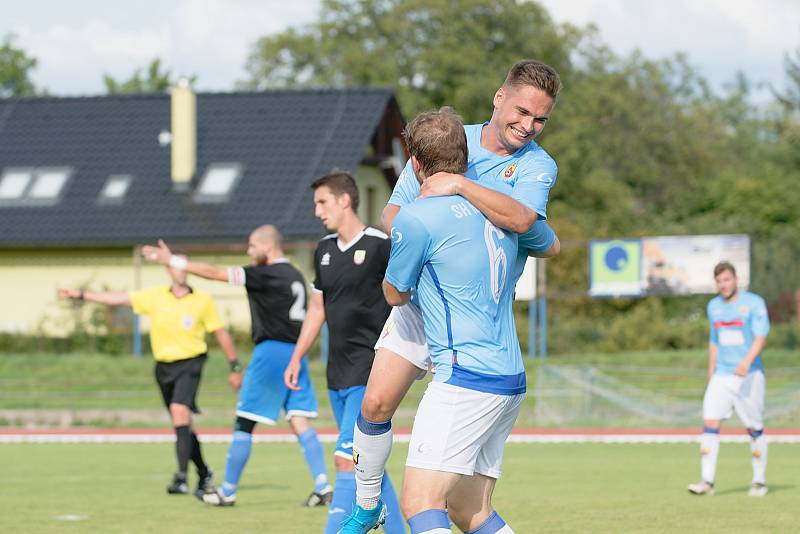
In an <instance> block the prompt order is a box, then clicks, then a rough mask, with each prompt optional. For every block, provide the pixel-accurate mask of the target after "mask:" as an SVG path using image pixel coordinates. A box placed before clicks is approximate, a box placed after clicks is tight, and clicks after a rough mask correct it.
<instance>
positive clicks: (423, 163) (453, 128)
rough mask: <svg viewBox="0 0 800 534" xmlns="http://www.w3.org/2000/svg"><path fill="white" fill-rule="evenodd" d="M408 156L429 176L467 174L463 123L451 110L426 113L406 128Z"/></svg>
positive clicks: (448, 108) (445, 108)
mask: <svg viewBox="0 0 800 534" xmlns="http://www.w3.org/2000/svg"><path fill="white" fill-rule="evenodd" d="M403 135H404V136H405V138H406V144H407V145H408V151H409V153H410V154H411V155H412V156H414V157H415V158H417V161H418V162H419V164H420V167H422V171H423V172H424V173H425V175H426V176H430V175H431V174H435V173H437V172H442V171H444V172H452V173H455V174H464V173H465V172H466V171H467V135H466V133H465V132H464V121H462V120H461V117H459V116H458V115H457V114H456V113H455V112H454V111H453V109H452V108H450V107H447V106H445V107H443V108H440V109H439V110H438V111H425V112H423V113H420V114H419V115H417V116H416V117H415V118H414V120H412V121H411V122H410V123H408V125H407V126H406V129H405V131H404V132H403Z"/></svg>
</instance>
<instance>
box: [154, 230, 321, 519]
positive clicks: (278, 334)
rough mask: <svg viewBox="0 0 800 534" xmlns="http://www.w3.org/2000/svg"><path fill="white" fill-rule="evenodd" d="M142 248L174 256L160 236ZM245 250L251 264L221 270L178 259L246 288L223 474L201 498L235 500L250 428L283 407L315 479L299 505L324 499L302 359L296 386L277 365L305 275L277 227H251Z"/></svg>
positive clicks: (285, 359) (302, 306) (298, 309)
mask: <svg viewBox="0 0 800 534" xmlns="http://www.w3.org/2000/svg"><path fill="white" fill-rule="evenodd" d="M143 253H144V256H145V257H146V258H148V259H149V260H150V261H157V262H159V263H162V264H165V265H166V264H169V263H170V262H174V261H175V260H173V256H172V254H171V253H170V250H169V248H167V246H166V244H165V243H164V242H163V241H159V246H158V247H144V249H143ZM247 254H248V256H250V258H251V259H252V260H253V264H252V265H248V266H246V267H232V268H229V269H226V268H223V267H216V266H213V265H209V264H206V263H197V262H193V261H189V262H187V263H186V265H185V268H186V269H187V270H188V271H189V272H190V273H192V274H196V275H198V276H201V277H203V278H207V279H209V280H219V281H222V282H228V283H229V284H231V285H235V286H244V287H245V289H246V290H247V299H248V301H249V303H250V318H251V331H252V336H253V343H255V348H254V349H253V355H252V358H251V359H250V364H249V365H248V368H247V373H246V374H245V377H244V384H243V387H242V391H241V394H240V395H239V403H238V404H237V405H236V422H235V425H234V431H233V439H232V441H231V445H230V447H229V449H228V457H227V463H226V466H225V479H224V482H223V484H222V486H221V487H220V488H217V489H216V490H215V491H213V492H207V493H206V494H205V495H204V496H203V500H204V502H206V503H208V504H214V505H218V506H230V505H233V504H234V503H235V502H236V489H237V486H238V484H239V480H240V478H241V475H242V472H243V471H244V467H245V465H246V464H247V461H248V459H249V458H250V451H251V449H252V442H253V428H254V427H255V425H256V423H258V422H260V423H267V424H271V425H272V424H275V421H276V420H277V418H278V416H279V414H280V411H281V409H283V410H284V411H285V413H286V418H287V419H288V420H289V425H290V426H291V428H292V431H293V432H294V433H295V435H296V436H297V439H298V441H299V442H300V447H301V449H302V450H303V455H304V456H305V459H306V463H307V464H308V468H309V470H310V471H311V476H312V478H313V480H314V490H313V491H312V492H311V495H310V496H309V498H308V499H307V501H306V504H307V505H308V506H317V505H327V504H329V503H330V498H331V495H332V494H333V489H332V488H331V486H330V484H328V475H327V470H326V468H325V456H324V453H323V450H322V445H321V444H320V442H319V439H318V438H317V433H316V432H315V431H314V429H313V428H312V427H311V426H310V424H309V421H308V418H309V417H316V416H317V398H316V395H315V393H314V389H313V387H312V386H311V378H310V376H309V373H308V369H307V366H306V362H305V360H304V361H303V364H302V368H301V370H300V375H299V377H298V379H299V381H300V383H301V384H302V385H303V387H302V388H301V389H300V390H299V391H292V390H290V389H288V388H287V387H286V385H285V384H284V383H283V370H284V369H285V368H286V365H287V364H288V363H289V356H291V354H292V351H293V350H294V347H295V343H296V342H297V336H298V335H299V334H300V327H301V325H302V324H303V319H304V318H305V314H306V282H305V279H304V278H303V275H302V274H301V273H300V271H298V270H297V269H296V268H295V267H294V266H293V265H292V264H291V263H289V260H288V259H286V256H285V255H284V253H283V248H282V237H281V234H280V232H279V231H278V229H277V228H275V227H274V226H272V225H263V226H259V227H258V228H256V229H255V230H253V232H252V233H251V234H250V237H249V239H248V244H247Z"/></svg>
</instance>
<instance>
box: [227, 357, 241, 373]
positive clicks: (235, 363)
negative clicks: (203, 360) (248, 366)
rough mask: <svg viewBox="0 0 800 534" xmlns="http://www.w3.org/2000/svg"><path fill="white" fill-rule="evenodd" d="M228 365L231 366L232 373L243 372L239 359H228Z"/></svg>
mask: <svg viewBox="0 0 800 534" xmlns="http://www.w3.org/2000/svg"><path fill="white" fill-rule="evenodd" d="M228 365H229V366H230V368H231V373H241V372H242V364H241V363H240V362H239V360H228Z"/></svg>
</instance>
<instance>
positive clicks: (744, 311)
mask: <svg viewBox="0 0 800 534" xmlns="http://www.w3.org/2000/svg"><path fill="white" fill-rule="evenodd" d="M748 311H750V308H748V307H747V305H746V304H742V305H741V306H739V313H741V314H742V315H747V312H748Z"/></svg>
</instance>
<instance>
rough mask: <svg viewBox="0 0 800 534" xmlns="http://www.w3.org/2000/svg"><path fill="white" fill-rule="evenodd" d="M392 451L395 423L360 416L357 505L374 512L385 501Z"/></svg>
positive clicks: (355, 449) (355, 435) (356, 437)
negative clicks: (383, 485)
mask: <svg viewBox="0 0 800 534" xmlns="http://www.w3.org/2000/svg"><path fill="white" fill-rule="evenodd" d="M391 452H392V423H391V421H385V422H383V423H373V422H371V421H367V420H366V419H364V417H363V416H362V415H361V414H359V415H358V420H357V422H356V428H355V431H354V432H353V453H354V454H353V458H354V460H355V461H356V466H355V469H356V504H358V505H359V506H360V507H362V508H364V509H366V510H372V509H373V508H375V507H376V506H377V505H378V500H379V499H380V498H381V483H382V482H383V473H384V471H385V469H386V462H387V461H388V460H389V454H391Z"/></svg>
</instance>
